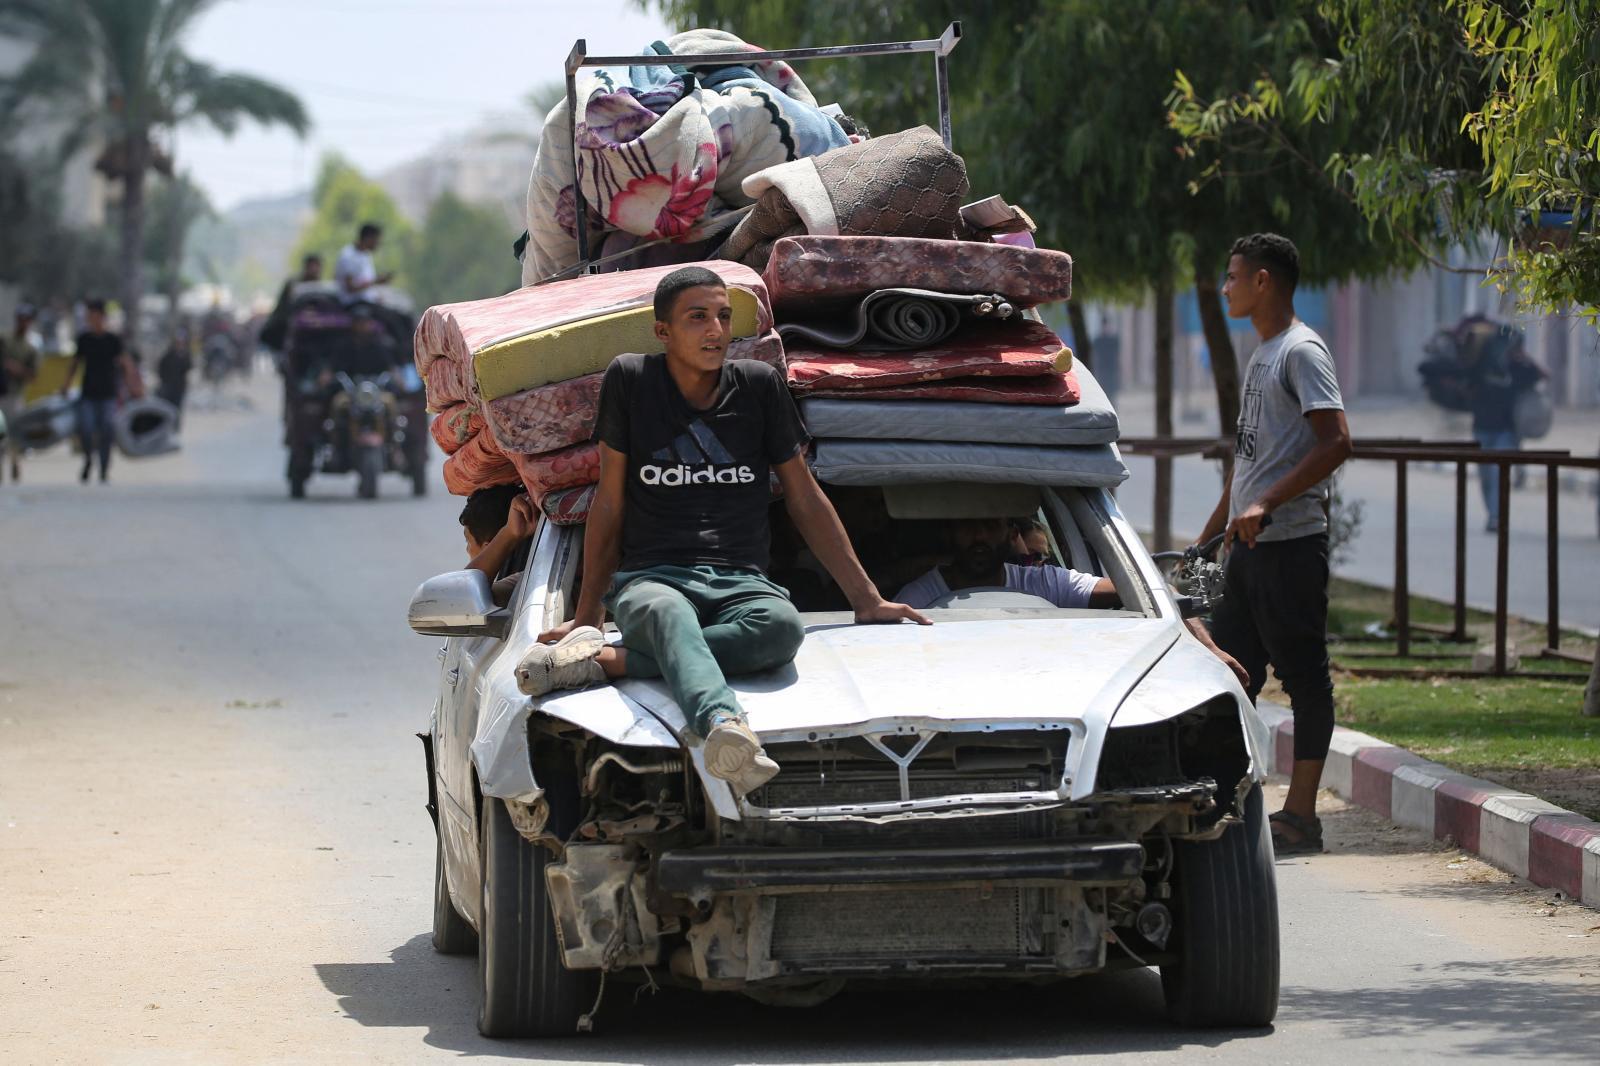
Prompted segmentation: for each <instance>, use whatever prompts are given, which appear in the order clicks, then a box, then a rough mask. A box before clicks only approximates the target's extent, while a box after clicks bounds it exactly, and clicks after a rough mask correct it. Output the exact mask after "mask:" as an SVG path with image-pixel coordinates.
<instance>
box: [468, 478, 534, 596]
mask: <svg viewBox="0 0 1600 1066" xmlns="http://www.w3.org/2000/svg"><path fill="white" fill-rule="evenodd" d="M460 521H461V535H462V537H463V538H464V539H465V540H466V542H467V556H468V558H469V560H470V561H469V562H468V563H467V569H468V570H481V571H483V573H484V575H485V576H487V577H488V579H489V581H490V582H491V585H490V587H491V589H492V591H493V594H494V602H495V606H496V607H504V606H505V605H506V604H508V603H510V602H511V594H512V593H513V592H515V591H516V589H517V580H518V579H519V578H520V577H521V576H522V570H521V568H520V567H518V566H516V565H509V566H508V565H507V564H514V563H515V561H516V560H515V557H516V556H517V555H519V554H520V553H521V549H522V548H523V547H524V546H525V545H526V544H527V541H528V538H529V537H530V536H532V535H533V530H534V527H535V526H536V525H537V524H538V523H537V521H536V515H535V512H534V508H533V501H532V500H530V499H529V498H528V494H527V490H526V489H524V488H523V487H522V484H521V483H520V482H512V483H511V484H507V485H494V486H492V487H490V488H486V489H479V490H478V491H476V492H474V493H473V494H472V495H471V496H468V497H467V504H466V506H465V507H463V508H462V509H461V519H460Z"/></svg>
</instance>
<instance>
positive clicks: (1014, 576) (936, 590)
mask: <svg viewBox="0 0 1600 1066" xmlns="http://www.w3.org/2000/svg"><path fill="white" fill-rule="evenodd" d="M945 534H946V535H947V536H948V537H949V541H950V552H951V558H950V562H949V563H947V564H945V565H943V566H935V567H933V568H932V569H930V570H928V571H927V572H926V573H925V574H923V575H922V576H921V577H919V578H917V579H916V580H914V581H912V582H911V583H910V584H908V585H906V586H905V587H904V588H902V589H901V590H900V594H899V598H900V600H901V601H902V602H905V603H908V604H910V605H911V606H913V607H917V608H926V607H936V606H942V605H943V604H942V601H944V600H945V599H947V598H948V597H949V596H950V595H951V594H952V593H953V592H958V591H960V590H962V589H971V588H988V589H1002V588H1003V589H1008V590H1010V591H1013V592H1022V593H1026V594H1028V595H1031V596H1037V597H1039V598H1040V599H1043V600H1048V601H1049V602H1050V603H1052V604H1054V605H1055V606H1057V607H1120V606H1121V604H1122V601H1121V598H1120V597H1119V596H1118V594H1117V589H1116V586H1115V585H1114V584H1113V583H1112V581H1111V579H1110V578H1108V577H1099V576H1097V575H1095V574H1085V573H1081V572H1079V571H1077V570H1070V569H1068V568H1066V567H1064V566H1055V565H1053V564H1050V563H1044V562H1043V559H1044V557H1047V556H1048V549H1049V544H1048V542H1046V543H1045V545H1044V550H1043V551H1041V552H1040V553H1039V554H1040V556H1041V564H1042V565H1028V566H1020V565H1018V564H1016V563H1012V562H1008V561H1007V556H1008V555H1009V554H1011V552H1010V547H1011V540H1012V537H1013V536H1014V535H1015V530H1014V527H1013V526H1012V524H1011V523H1010V522H1008V521H1007V520H1006V519H1003V518H962V519H956V520H954V521H951V522H948V523H946V524H945Z"/></svg>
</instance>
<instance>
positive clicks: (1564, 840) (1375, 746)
mask: <svg viewBox="0 0 1600 1066" xmlns="http://www.w3.org/2000/svg"><path fill="white" fill-rule="evenodd" d="M1260 708H1261V716H1262V718H1263V719H1264V720H1265V721H1266V723H1267V727H1268V728H1269V729H1270V730H1271V731H1272V739H1273V743H1272V745H1271V748H1270V750H1269V751H1268V753H1267V761H1268V764H1269V767H1270V768H1271V769H1273V770H1274V771H1275V772H1277V770H1278V768H1279V767H1282V771H1283V772H1287V770H1288V767H1289V765H1290V763H1291V762H1293V760H1294V718H1293V716H1292V715H1291V714H1290V713H1289V710H1288V709H1287V708H1285V707H1279V706H1277V705H1275V704H1270V703H1262V704H1261V705H1260ZM1322 786H1323V787H1324V788H1331V789H1333V790H1334V791H1335V792H1337V793H1339V795H1341V796H1343V797H1344V798H1345V799H1347V800H1349V801H1350V802H1352V803H1355V804H1357V805H1359V806H1362V807H1365V808H1367V809H1368V810H1370V811H1374V812H1376V813H1377V814H1380V815H1382V816H1383V817H1384V818H1387V819H1389V820H1390V821H1392V822H1394V823H1396V824H1397V825H1403V826H1406V827H1407V828H1410V829H1417V830H1420V831H1422V832H1424V833H1427V834H1428V835H1429V836H1432V837H1433V838H1434V839H1436V840H1443V839H1445V838H1446V837H1450V838H1451V839H1453V840H1454V841H1455V842H1456V845H1457V846H1458V847H1460V848H1461V849H1462V850H1463V851H1468V852H1471V853H1472V854H1474V855H1477V856H1478V857H1480V858H1482V859H1484V860H1485V861H1487V862H1490V863H1493V864H1494V865H1495V866H1498V867H1500V869H1502V870H1506V871H1508V872H1510V873H1513V874H1516V875H1517V876H1518V877H1525V878H1527V879H1528V880H1529V881H1532V882H1533V883H1534V884H1536V885H1539V886H1541V887H1543V888H1550V889H1558V890H1559V891H1561V892H1563V893H1565V894H1566V896H1567V897H1568V898H1569V899H1575V900H1582V901H1583V902H1584V903H1586V904H1588V905H1589V906H1591V907H1600V822H1593V821H1590V820H1589V819H1588V818H1585V817H1583V816H1582V815H1578V814H1574V813H1573V812H1571V811H1569V810H1565V809H1564V808H1561V807H1557V806H1556V805H1555V804H1553V803H1547V802H1546V801H1544V800H1542V799H1539V798H1537V797H1535V796H1529V795H1527V794H1526V793H1523V792H1518V791H1517V790H1516V789H1512V788H1506V787H1505V786H1504V785H1497V784H1495V783H1494V782H1492V781H1484V780H1482V779H1481V778H1477V777H1468V776H1467V775H1466V774H1463V773H1457V772H1456V771H1454V770H1451V769H1449V768H1448V767H1444V766H1440V765H1439V764H1438V763H1436V762H1429V761H1428V760H1427V759H1424V758H1423V757H1422V756H1420V755H1415V754H1413V753H1412V752H1409V751H1407V750H1406V749H1404V748H1397V747H1395V746H1394V745H1393V744H1390V743H1388V742H1387V741H1383V740H1379V739H1378V738H1377V737H1369V736H1367V735H1366V734H1365V733H1357V732H1356V731H1355V730H1353V729H1345V728H1343V727H1340V728H1337V729H1335V730H1334V731H1333V744H1332V746H1331V747H1330V748H1329V750H1328V761H1327V764H1326V767H1325V768H1324V770H1323V773H1322Z"/></svg>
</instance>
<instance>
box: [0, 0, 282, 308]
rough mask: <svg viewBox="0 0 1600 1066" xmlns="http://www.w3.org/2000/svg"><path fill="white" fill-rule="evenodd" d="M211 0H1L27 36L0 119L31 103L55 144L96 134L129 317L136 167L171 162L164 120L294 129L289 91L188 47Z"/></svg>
mask: <svg viewBox="0 0 1600 1066" xmlns="http://www.w3.org/2000/svg"><path fill="white" fill-rule="evenodd" d="M215 3H216V0H0V33H6V34H10V35H12V36H15V37H18V38H21V39H23V40H25V41H28V42H29V43H31V44H33V45H34V46H35V47H34V51H33V54H32V56H31V57H30V58H29V60H28V62H27V63H26V64H24V65H23V67H22V68H21V69H20V70H19V71H17V73H16V74H15V75H14V76H12V77H10V78H7V79H4V80H3V81H0V122H3V120H4V119H7V118H14V117H15V116H16V115H17V113H18V112H21V111H24V110H26V111H28V112H29V113H32V112H33V111H34V110H35V109H37V110H38V112H39V113H40V114H39V116H38V117H41V118H48V119H53V120H55V121H58V122H60V123H61V125H62V128H63V131H64V132H63V135H62V146H61V148H62V152H63V153H64V154H68V155H70V154H72V153H75V152H77V151H78V150H80V149H81V148H82V147H84V146H85V145H87V144H92V143H100V144H102V145H104V151H103V152H102V154H101V156H100V158H99V161H98V162H97V163H96V166H97V168H98V169H99V170H100V171H101V172H102V173H104V174H105V175H106V177H107V178H108V179H110V180H113V181H116V182H118V183H120V184H121V186H122V210H121V217H120V235H119V236H120V240H119V256H118V267H119V273H120V279H121V292H120V293H119V296H120V298H121V300H122V305H123V308H124V310H125V312H126V313H127V314H128V315H129V316H130V317H129V325H130V328H131V327H132V325H133V323H135V322H136V321H137V318H136V317H134V316H135V315H136V312H137V309H138V306H139V298H140V297H141V296H142V295H143V294H144V257H143V250H144V229H145V177H146V175H147V173H148V172H149V171H150V170H152V169H154V170H158V171H160V172H162V173H164V174H167V175H168V176H170V175H171V173H172V158H171V155H170V151H168V150H164V149H163V148H162V141H163V139H166V140H167V143H168V145H169V146H170V136H171V134H172V132H173V131H174V130H175V129H176V128H177V127H178V126H181V125H184V124H186V123H204V124H206V125H209V126H211V127H212V128H214V129H216V130H218V131H220V132H222V133H223V134H231V133H233V132H234V131H235V130H236V129H238V127H239V124H240V122H241V121H242V120H244V119H253V120H255V121H257V122H260V123H262V124H264V125H271V124H279V125H284V126H288V127H289V128H290V129H292V130H294V131H295V132H296V133H300V134H303V133H304V132H305V131H306V129H307V127H308V126H309V120H308V119H307V116H306V111H305V108H304V106H303V105H302V104H301V103H300V100H299V98H298V97H296V96H295V95H294V94H293V93H292V92H290V91H289V90H287V89H284V88H282V87H280V86H278V85H275V84H273V83H272V82H269V81H265V80H263V79H260V78H255V77H251V76H249V75H245V74H231V73H227V72H225V71H220V70H217V69H216V68H215V67H213V66H211V65H210V64H208V63H204V62H201V61H199V60H197V59H194V58H191V57H190V56H189V55H188V54H187V53H186V52H185V51H184V50H183V44H182V42H183V37H184V35H185V33H186V32H187V31H188V30H189V29H190V28H191V27H192V26H193V25H194V23H195V20H196V19H197V18H198V17H199V16H200V15H201V14H202V13H204V12H205V11H206V10H207V9H209V8H210V7H212V6H213V5H214V4H215Z"/></svg>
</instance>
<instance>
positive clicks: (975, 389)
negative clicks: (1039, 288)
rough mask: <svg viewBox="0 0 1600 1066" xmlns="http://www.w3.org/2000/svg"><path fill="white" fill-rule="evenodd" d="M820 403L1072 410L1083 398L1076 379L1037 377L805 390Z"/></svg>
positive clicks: (1070, 376) (1066, 375) (1070, 374)
mask: <svg viewBox="0 0 1600 1066" xmlns="http://www.w3.org/2000/svg"><path fill="white" fill-rule="evenodd" d="M805 395H807V396H811V397H815V398H817V399H828V398H832V399H839V400H867V399H871V400H908V401H910V400H956V401H960V402H962V403H1022V404H1039V405H1042V406H1050V407H1070V406H1071V405H1073V404H1076V403H1077V402H1078V401H1079V400H1081V399H1082V398H1083V393H1082V391H1081V390H1080V389H1079V387H1078V378H1077V375H1076V374H1075V373H1074V372H1073V371H1071V370H1068V371H1067V372H1066V373H1064V374H1041V375H1040V376H1038V377H998V378H947V379H945V380H943V381H925V382H922V383H920V384H916V385H890V386H887V387H883V388H872V389H806V390H805Z"/></svg>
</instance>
